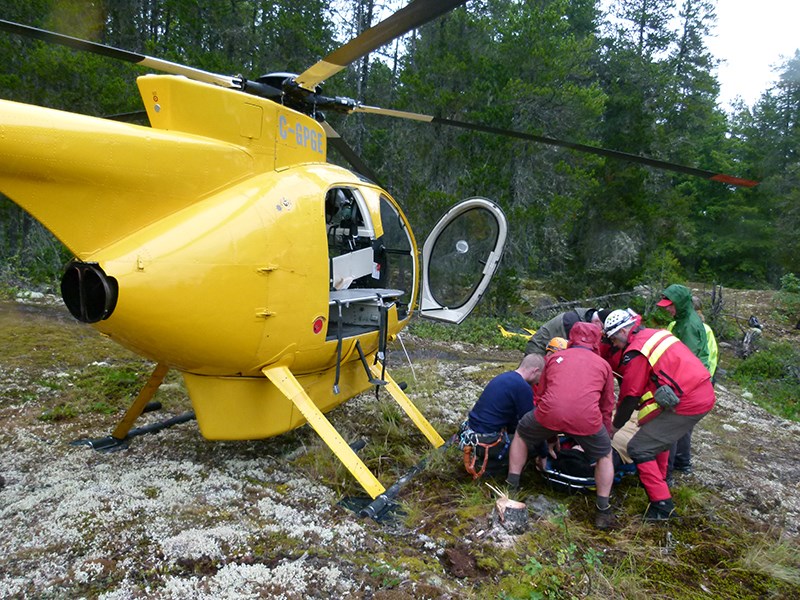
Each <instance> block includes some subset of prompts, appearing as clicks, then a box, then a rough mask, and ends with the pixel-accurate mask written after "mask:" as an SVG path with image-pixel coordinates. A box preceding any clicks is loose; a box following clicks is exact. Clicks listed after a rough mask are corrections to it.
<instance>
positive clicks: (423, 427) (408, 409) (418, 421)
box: [370, 363, 444, 497]
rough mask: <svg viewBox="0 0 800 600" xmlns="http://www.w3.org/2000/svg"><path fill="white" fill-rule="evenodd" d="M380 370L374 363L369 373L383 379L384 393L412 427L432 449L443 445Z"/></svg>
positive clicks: (437, 435) (390, 379)
mask: <svg viewBox="0 0 800 600" xmlns="http://www.w3.org/2000/svg"><path fill="white" fill-rule="evenodd" d="M382 368H383V366H382V365H381V363H375V364H374V365H372V366H371V367H370V371H372V375H373V376H374V377H375V379H380V378H381V377H383V379H384V381H386V391H387V392H389V393H390V394H391V396H392V398H394V399H395V401H396V402H397V404H399V405H400V408H402V409H403V410H404V411H405V413H406V414H407V415H408V417H409V418H410V419H411V420H412V421H413V422H414V425H416V426H417V429H419V430H420V431H421V432H422V433H423V434H424V435H425V437H426V438H428V441H429V442H430V443H431V445H432V446H433V447H434V448H438V447H440V446H441V445H442V444H444V440H443V439H442V436H440V435H439V433H438V432H437V431H436V430H435V429H434V428H433V425H431V424H430V423H429V422H428V419H426V418H425V417H424V416H423V414H422V413H421V412H419V409H418V408H417V407H416V406H414V403H413V402H411V399H410V398H409V397H408V396H406V395H405V393H404V392H403V390H401V389H400V386H398V385H397V384H396V383H395V381H394V379H392V378H391V377H390V376H389V374H388V373H381V370H382ZM373 497H374V496H373Z"/></svg>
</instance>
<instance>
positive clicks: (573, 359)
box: [508, 323, 615, 529]
mask: <svg viewBox="0 0 800 600" xmlns="http://www.w3.org/2000/svg"><path fill="white" fill-rule="evenodd" d="M601 335H602V334H601V331H600V329H599V328H598V327H597V326H596V325H593V324H591V323H576V324H575V325H574V326H573V327H572V329H571V331H570V333H569V344H568V347H567V349H566V350H561V351H560V352H556V353H554V354H551V355H550V356H548V357H547V359H546V360H545V367H544V373H543V374H542V377H541V380H540V385H541V395H540V396H539V397H538V398H537V400H536V408H535V409H534V410H532V411H531V412H529V413H527V414H526V415H525V416H523V417H522V419H521V420H520V422H519V425H517V435H515V436H514V439H513V441H512V442H511V448H510V449H509V460H508V483H509V484H510V485H511V486H512V487H517V486H519V479H520V474H521V473H522V468H523V467H524V466H525V462H526V460H527V458H528V449H531V450H535V451H537V452H538V454H539V456H538V457H537V467H538V468H539V469H540V470H541V469H543V468H544V466H545V462H546V460H547V449H546V448H544V447H543V444H542V442H543V441H545V440H548V439H557V436H558V434H559V433H566V434H568V435H570V436H572V437H573V438H575V440H576V441H577V442H578V443H579V444H580V445H581V447H582V448H583V450H584V452H586V455H587V457H588V459H589V461H590V462H593V463H595V485H596V487H597V515H596V517H595V525H596V526H597V527H599V528H601V529H608V528H609V527H612V526H614V524H615V517H614V515H613V513H612V512H611V508H610V506H609V496H610V494H611V484H612V482H613V479H614V464H613V462H612V460H611V437H610V432H611V411H612V409H613V406H614V378H613V376H612V374H611V367H610V366H609V365H608V363H607V362H606V361H605V360H603V359H602V358H600V355H599V354H598V347H599V345H600V337H601Z"/></svg>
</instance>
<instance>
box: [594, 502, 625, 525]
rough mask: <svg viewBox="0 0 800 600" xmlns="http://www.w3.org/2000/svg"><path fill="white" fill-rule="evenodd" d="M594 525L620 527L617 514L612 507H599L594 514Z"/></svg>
mask: <svg viewBox="0 0 800 600" xmlns="http://www.w3.org/2000/svg"><path fill="white" fill-rule="evenodd" d="M594 526H595V527H597V528H598V529H616V528H617V527H619V522H618V521H617V517H616V515H615V514H614V513H613V512H612V511H611V507H609V508H606V509H605V510H600V509H599V508H598V509H597V512H596V513H595V514H594Z"/></svg>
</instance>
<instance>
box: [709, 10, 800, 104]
mask: <svg viewBox="0 0 800 600" xmlns="http://www.w3.org/2000/svg"><path fill="white" fill-rule="evenodd" d="M716 33H717V35H716V37H713V38H710V39H709V40H708V48H709V49H710V50H711V52H712V53H713V54H714V56H716V57H717V58H718V59H720V60H723V61H725V62H724V63H723V64H721V65H720V67H719V71H718V77H719V82H720V85H721V87H722V89H721V93H720V105H721V106H722V107H723V108H726V109H727V108H729V106H728V104H729V103H730V101H732V100H733V99H734V98H735V97H736V96H737V95H738V96H741V97H742V98H743V99H744V101H745V102H746V103H747V104H748V105H749V106H752V105H753V103H754V102H755V101H757V100H758V98H759V97H760V96H761V93H762V92H764V90H766V89H767V88H768V87H770V86H771V85H772V83H773V82H774V81H775V80H776V79H777V77H778V76H777V74H776V73H774V72H773V71H772V67H773V66H776V65H779V64H780V63H782V60H781V55H783V57H784V58H789V57H791V56H794V52H795V50H797V49H798V48H800V0H717V29H716Z"/></svg>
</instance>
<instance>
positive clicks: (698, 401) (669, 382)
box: [512, 310, 716, 521]
mask: <svg viewBox="0 0 800 600" xmlns="http://www.w3.org/2000/svg"><path fill="white" fill-rule="evenodd" d="M605 334H606V336H607V337H608V338H609V339H610V340H611V343H612V344H614V346H616V347H617V348H619V349H620V350H621V351H622V359H621V361H620V367H619V368H620V374H621V375H622V381H621V383H620V389H619V398H618V401H617V409H616V414H615V415H614V421H613V427H614V429H613V432H614V433H616V431H617V430H618V429H620V428H621V427H623V426H624V425H625V423H626V422H627V421H628V419H630V417H631V414H632V413H633V411H634V410H636V409H637V407H638V410H639V412H638V421H639V429H638V430H637V431H636V433H635V434H634V435H633V437H632V438H631V440H630V442H629V443H628V454H629V455H630V457H631V458H632V459H633V462H634V463H635V464H636V467H637V471H638V473H639V479H640V480H641V482H642V485H643V486H644V489H645V492H646V493H647V496H648V498H649V499H650V505H649V506H648V508H647V512H646V513H645V516H644V518H645V520H648V521H662V520H666V519H669V518H671V517H673V516H674V511H675V504H674V502H673V500H672V494H671V493H670V490H669V486H668V485H667V482H666V477H667V461H668V458H669V449H670V446H671V445H672V444H673V443H674V442H676V441H677V440H679V439H680V438H681V437H682V436H683V435H684V434H685V433H686V432H687V431H690V430H691V429H692V427H694V425H695V424H696V423H697V422H699V421H700V419H702V418H703V417H704V416H706V415H707V414H708V413H709V412H710V411H711V409H712V408H713V407H714V403H715V401H716V396H715V395H714V387H713V386H712V385H711V374H710V373H709V372H708V369H706V368H705V366H704V365H703V363H702V362H701V361H700V359H699V358H697V357H696V356H695V355H694V354H693V353H692V351H691V350H690V349H689V348H688V347H687V346H686V344H684V343H683V342H681V341H680V340H679V339H678V338H676V337H675V336H674V335H672V334H671V333H670V332H669V331H666V330H664V329H649V328H644V327H642V326H641V325H638V324H637V320H636V318H635V317H634V316H633V315H632V314H631V313H630V312H629V311H625V310H615V311H614V312H612V313H611V314H610V315H609V316H608V318H607V319H606V321H605ZM512 458H513V457H512Z"/></svg>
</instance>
